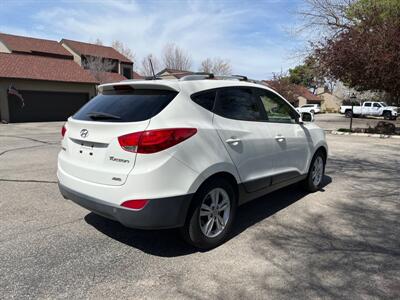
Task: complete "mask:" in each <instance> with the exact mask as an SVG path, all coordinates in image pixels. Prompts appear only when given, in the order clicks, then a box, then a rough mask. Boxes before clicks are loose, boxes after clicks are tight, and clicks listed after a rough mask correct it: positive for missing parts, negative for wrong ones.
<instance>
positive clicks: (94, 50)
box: [60, 39, 132, 63]
mask: <svg viewBox="0 0 400 300" xmlns="http://www.w3.org/2000/svg"><path fill="white" fill-rule="evenodd" d="M60 43H64V44H65V45H67V46H68V47H69V48H71V49H72V50H73V51H74V52H76V53H77V54H79V55H82V54H83V55H90V56H95V57H103V58H111V59H117V60H119V61H121V62H124V63H132V61H131V60H130V59H129V58H127V57H125V56H124V55H122V54H121V53H119V52H118V51H117V50H115V49H114V48H112V47H108V46H100V45H95V44H89V43H84V42H78V41H73V40H67V39H62V40H61V42H60Z"/></svg>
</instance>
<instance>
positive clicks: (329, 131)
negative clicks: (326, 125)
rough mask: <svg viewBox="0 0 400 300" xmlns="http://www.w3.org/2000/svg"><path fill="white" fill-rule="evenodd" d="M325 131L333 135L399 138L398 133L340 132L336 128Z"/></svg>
mask: <svg viewBox="0 0 400 300" xmlns="http://www.w3.org/2000/svg"><path fill="white" fill-rule="evenodd" d="M325 132H327V133H329V134H333V135H351V136H366V137H373V138H380V139H400V135H388V134H377V133H357V132H353V133H350V132H341V131H336V130H326V131H325Z"/></svg>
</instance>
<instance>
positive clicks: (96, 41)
mask: <svg viewBox="0 0 400 300" xmlns="http://www.w3.org/2000/svg"><path fill="white" fill-rule="evenodd" d="M94 44H95V45H99V46H103V41H102V40H101V39H99V38H96V40H95V41H94Z"/></svg>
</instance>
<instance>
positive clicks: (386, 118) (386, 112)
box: [383, 111, 392, 120]
mask: <svg viewBox="0 0 400 300" xmlns="http://www.w3.org/2000/svg"><path fill="white" fill-rule="evenodd" d="M383 118H384V119H385V120H390V119H392V113H391V112H390V111H385V112H383Z"/></svg>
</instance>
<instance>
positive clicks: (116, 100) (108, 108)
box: [73, 89, 178, 122]
mask: <svg viewBox="0 0 400 300" xmlns="http://www.w3.org/2000/svg"><path fill="white" fill-rule="evenodd" d="M177 94H178V93H177V92H173V91H166V90H139V89H138V90H132V91H105V92H103V94H100V95H97V96H96V97H94V98H93V99H92V100H90V101H89V102H88V103H87V104H86V105H84V106H83V107H82V108H81V109H80V110H79V111H78V112H77V113H76V114H75V115H74V116H73V118H74V119H76V120H83V121H101V122H138V121H144V120H147V119H150V118H152V117H154V116H155V115H157V114H158V113H159V112H161V111H162V110H163V109H164V108H165V107H166V106H167V105H168V104H169V103H170V102H171V101H172V99H174V98H175V96H176V95H177Z"/></svg>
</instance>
